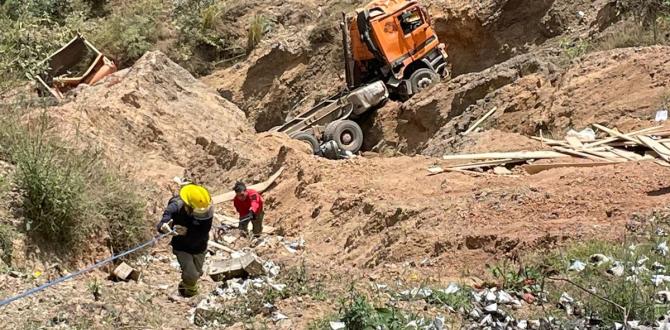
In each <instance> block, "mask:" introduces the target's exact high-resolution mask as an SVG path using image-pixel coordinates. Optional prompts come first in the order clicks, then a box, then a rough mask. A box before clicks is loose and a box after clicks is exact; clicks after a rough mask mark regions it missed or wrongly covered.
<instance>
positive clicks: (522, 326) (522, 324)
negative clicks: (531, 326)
mask: <svg viewBox="0 0 670 330" xmlns="http://www.w3.org/2000/svg"><path fill="white" fill-rule="evenodd" d="M516 327H517V328H518V329H521V330H524V329H527V328H528V321H526V320H520V321H519V322H517V323H516Z"/></svg>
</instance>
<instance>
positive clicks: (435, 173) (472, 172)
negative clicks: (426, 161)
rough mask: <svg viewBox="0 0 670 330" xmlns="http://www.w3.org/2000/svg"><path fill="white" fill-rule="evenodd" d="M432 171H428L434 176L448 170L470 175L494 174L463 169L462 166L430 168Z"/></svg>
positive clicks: (429, 174)
mask: <svg viewBox="0 0 670 330" xmlns="http://www.w3.org/2000/svg"><path fill="white" fill-rule="evenodd" d="M428 171H429V172H430V173H428V176H433V175H438V174H442V173H448V172H456V173H463V174H470V175H475V176H492V174H489V173H483V172H475V171H469V170H461V169H460V168H449V167H447V168H441V167H440V168H439V170H437V169H435V170H432V171H431V169H428Z"/></svg>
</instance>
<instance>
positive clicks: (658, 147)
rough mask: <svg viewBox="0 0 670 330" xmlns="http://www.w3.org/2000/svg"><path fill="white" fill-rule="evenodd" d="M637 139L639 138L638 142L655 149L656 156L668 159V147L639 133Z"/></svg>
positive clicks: (669, 159)
mask: <svg viewBox="0 0 670 330" xmlns="http://www.w3.org/2000/svg"><path fill="white" fill-rule="evenodd" d="M638 139H640V142H642V143H643V144H644V145H646V146H648V147H649V148H651V149H652V150H654V151H656V153H657V154H658V156H659V157H661V158H663V160H665V161H670V149H668V148H667V147H666V146H664V145H662V144H660V143H658V142H656V141H654V139H652V138H650V137H648V136H644V135H639V136H638Z"/></svg>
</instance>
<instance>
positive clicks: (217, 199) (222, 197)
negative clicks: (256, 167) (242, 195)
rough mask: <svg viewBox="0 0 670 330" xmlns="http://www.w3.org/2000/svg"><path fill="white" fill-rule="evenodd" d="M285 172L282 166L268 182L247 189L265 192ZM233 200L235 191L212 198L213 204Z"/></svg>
mask: <svg viewBox="0 0 670 330" xmlns="http://www.w3.org/2000/svg"><path fill="white" fill-rule="evenodd" d="M283 171H284V166H282V167H281V168H280V169H279V170H277V172H275V174H273V175H272V176H270V178H269V179H267V180H265V181H263V182H261V183H257V184H254V185H251V186H249V187H247V188H249V189H253V190H256V191H258V192H264V191H265V190H267V189H268V188H269V187H270V186H271V185H272V184H273V183H274V182H275V180H277V178H278V177H279V176H280V175H281V173H282V172H283ZM233 198H235V192H234V191H229V192H227V193H223V194H221V195H217V196H214V197H212V203H213V204H221V203H223V202H228V201H232V200H233Z"/></svg>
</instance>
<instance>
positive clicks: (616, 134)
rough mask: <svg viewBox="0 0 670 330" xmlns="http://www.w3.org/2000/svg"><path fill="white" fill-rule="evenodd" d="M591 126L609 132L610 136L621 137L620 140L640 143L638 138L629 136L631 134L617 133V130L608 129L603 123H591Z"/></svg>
mask: <svg viewBox="0 0 670 330" xmlns="http://www.w3.org/2000/svg"><path fill="white" fill-rule="evenodd" d="M593 127H595V128H597V129H599V130H601V131H603V132H605V133H607V134H609V135H611V136H614V137H618V138H620V139H622V140H628V141H630V142H634V143H640V144H641V142H640V140H638V139H637V138H634V137H633V136H631V135H627V134H623V133H619V131H615V130H613V129H609V128H607V127H605V126H603V125H598V124H593Z"/></svg>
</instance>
